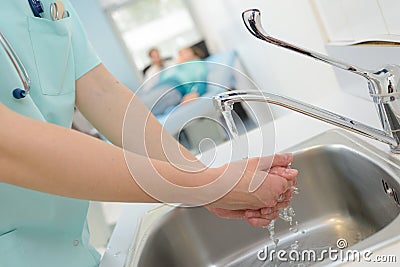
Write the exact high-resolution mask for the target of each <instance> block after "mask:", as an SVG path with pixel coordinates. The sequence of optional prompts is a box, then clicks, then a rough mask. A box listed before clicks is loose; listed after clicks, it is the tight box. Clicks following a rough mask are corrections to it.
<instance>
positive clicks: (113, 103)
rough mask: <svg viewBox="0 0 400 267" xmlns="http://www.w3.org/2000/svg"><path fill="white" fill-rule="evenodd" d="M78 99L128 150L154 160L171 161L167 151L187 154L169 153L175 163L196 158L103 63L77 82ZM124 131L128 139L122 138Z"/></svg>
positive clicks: (97, 123)
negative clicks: (165, 129)
mask: <svg viewBox="0 0 400 267" xmlns="http://www.w3.org/2000/svg"><path fill="white" fill-rule="evenodd" d="M76 99H77V100H76V104H77V107H78V108H79V110H80V111H81V112H82V114H83V115H84V116H85V117H86V118H87V119H88V120H89V121H90V122H91V123H92V124H93V125H94V126H95V127H96V128H97V129H98V130H99V131H100V132H101V133H102V134H104V135H105V136H106V137H107V138H108V139H109V140H110V141H111V142H112V143H113V144H115V145H117V146H120V147H122V143H124V145H125V146H124V148H125V149H129V150H130V151H133V152H135V153H138V154H140V155H147V156H149V157H152V158H154V159H160V160H171V158H170V157H167V156H166V154H165V151H166V150H167V151H173V152H176V151H181V152H180V153H182V155H183V156H184V157H182V155H180V153H170V154H173V157H174V159H173V160H174V162H176V161H178V162H179V161H181V162H182V161H185V158H187V159H190V160H195V157H194V156H193V155H192V154H191V153H190V152H189V151H187V150H186V149H185V148H184V147H182V146H181V145H180V144H179V143H178V142H177V141H176V140H175V139H174V138H173V137H172V136H170V135H169V134H168V133H167V132H166V131H164V130H163V128H162V126H161V125H160V123H159V122H158V121H157V119H156V118H155V117H154V116H153V115H152V114H151V113H150V112H149V110H148V109H147V108H146V107H145V105H143V103H142V102H141V101H140V99H139V98H138V97H136V96H135V95H134V94H133V93H132V91H131V90H129V89H128V88H127V87H126V86H124V85H123V84H121V83H119V82H118V81H117V80H116V79H115V78H114V77H113V76H112V75H111V74H110V73H109V72H108V70H107V69H106V68H105V67H104V66H103V65H99V66H98V67H96V68H95V69H93V70H91V71H90V72H89V73H87V74H86V75H85V76H83V77H82V78H80V79H79V80H78V81H77V97H76ZM127 111H129V114H127ZM126 115H128V116H126ZM125 116H126V117H125ZM124 119H125V128H124V125H123V124H124ZM123 134H125V140H122V136H123ZM127 134H129V135H127ZM123 141H125V142H123ZM182 163H183V162H182ZM198 164H200V163H198Z"/></svg>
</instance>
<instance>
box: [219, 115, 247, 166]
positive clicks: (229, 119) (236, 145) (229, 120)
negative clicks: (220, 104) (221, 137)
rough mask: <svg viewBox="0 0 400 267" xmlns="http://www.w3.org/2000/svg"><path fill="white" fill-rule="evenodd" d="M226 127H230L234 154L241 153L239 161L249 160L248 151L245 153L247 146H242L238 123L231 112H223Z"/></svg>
mask: <svg viewBox="0 0 400 267" xmlns="http://www.w3.org/2000/svg"><path fill="white" fill-rule="evenodd" d="M222 115H223V116H224V119H225V123H226V126H227V127H228V132H229V136H230V137H231V138H232V146H233V152H236V153H240V154H239V158H238V159H247V158H248V156H247V153H246V151H243V150H244V148H246V147H247V145H246V144H241V138H240V136H239V131H238V128H237V126H236V123H235V121H234V119H233V116H232V111H231V110H226V111H222Z"/></svg>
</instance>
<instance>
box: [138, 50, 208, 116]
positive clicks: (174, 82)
mask: <svg viewBox="0 0 400 267" xmlns="http://www.w3.org/2000/svg"><path fill="white" fill-rule="evenodd" d="M201 58H202V53H201V50H198V49H196V48H194V47H185V48H182V49H180V50H179V52H178V57H177V59H176V63H177V64H178V65H176V66H174V67H171V68H168V69H165V70H164V71H162V72H161V73H160V75H159V79H158V81H157V82H156V83H155V85H154V86H152V88H150V89H147V90H144V91H142V92H139V93H138V95H139V96H140V98H141V100H142V101H143V102H144V103H145V105H146V106H147V107H148V108H149V109H150V110H151V111H152V113H153V114H154V115H159V114H162V113H165V112H166V111H168V110H169V109H170V108H172V107H174V106H176V105H178V104H180V103H185V102H188V101H190V100H193V99H196V98H198V97H199V96H201V95H203V94H204V93H205V92H206V91H207V85H206V81H207V75H208V70H207V66H206V63H204V62H203V61H202V60H201ZM189 62H190V63H189ZM185 63H186V64H185ZM153 79H155V77H153Z"/></svg>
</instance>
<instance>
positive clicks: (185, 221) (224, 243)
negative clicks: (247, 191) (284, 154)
mask: <svg viewBox="0 0 400 267" xmlns="http://www.w3.org/2000/svg"><path fill="white" fill-rule="evenodd" d="M289 151H295V160H294V162H293V166H294V167H295V168H297V169H298V170H299V176H298V187H299V188H300V190H301V191H300V194H298V195H296V196H295V197H294V199H293V202H292V206H293V208H294V210H295V212H296V216H295V220H297V221H298V227H297V228H298V232H293V231H289V226H288V223H287V222H285V221H283V220H277V222H276V237H277V238H279V240H280V241H279V244H278V247H277V249H278V250H280V249H284V250H287V249H289V248H290V245H291V244H293V243H294V242H295V241H298V245H299V248H298V251H301V250H305V249H315V250H316V251H318V250H322V249H326V248H328V247H332V248H337V244H336V242H337V240H338V239H345V240H346V242H347V243H348V247H347V249H352V250H355V249H357V250H365V249H369V250H375V249H378V248H381V247H383V246H384V245H387V244H389V243H392V242H395V241H398V240H399V236H400V218H399V216H398V215H399V212H400V206H399V204H398V203H399V200H398V197H397V196H398V194H399V196H400V179H399V178H400V165H399V161H398V160H397V159H395V158H392V155H389V154H386V153H383V152H380V151H378V150H376V149H374V148H373V147H372V146H370V145H368V144H367V143H364V142H363V141H361V140H360V139H358V138H355V137H354V136H353V135H350V134H347V133H345V132H343V131H340V130H333V131H328V132H325V133H323V134H321V135H319V136H317V137H314V138H312V139H311V140H308V141H305V142H303V143H301V144H300V145H298V146H296V147H293V148H292V149H289ZM265 247H268V249H273V248H274V246H273V243H272V242H271V240H270V239H269V237H268V232H267V230H266V229H263V228H254V227H251V226H249V225H247V224H246V223H245V222H243V221H240V220H226V219H220V218H217V217H216V216H214V215H213V214H211V213H209V212H208V211H207V210H205V209H203V208H189V209H187V208H173V209H171V210H170V211H169V212H167V213H166V214H164V215H163V216H161V217H160V218H159V219H158V220H156V223H154V224H153V225H151V227H150V228H149V230H148V231H147V232H146V234H144V237H143V238H142V239H141V240H139V242H138V245H137V246H136V248H135V250H134V251H132V255H131V259H130V261H129V262H128V263H127V266H145V267H152V266H157V267H158V266H168V267H174V266H176V267H181V266H216V267H217V266H218V267H219V266H275V264H277V263H276V262H274V263H271V262H269V261H260V260H259V259H258V257H257V254H258V253H259V251H260V250H262V249H264V248H265ZM303 263H304V264H306V265H312V264H314V263H311V262H303ZM338 263H340V262H336V263H333V262H331V261H329V262H327V261H325V262H324V263H323V265H324V266H325V265H327V264H333V265H334V264H338ZM320 264H321V263H320ZM278 265H279V266H291V263H290V262H286V263H282V262H280V263H279V264H278ZM292 265H293V264H292ZM295 266H297V265H295Z"/></svg>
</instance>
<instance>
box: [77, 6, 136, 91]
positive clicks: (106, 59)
mask: <svg viewBox="0 0 400 267" xmlns="http://www.w3.org/2000/svg"><path fill="white" fill-rule="evenodd" d="M70 1H71V3H72V4H73V5H74V8H75V9H76V11H77V12H78V14H79V16H80V19H81V21H82V23H83V25H84V27H85V29H86V32H87V34H88V37H89V39H90V41H91V42H92V44H93V47H94V48H95V50H96V51H97V53H98V55H99V56H100V58H101V60H102V61H103V64H104V65H105V66H106V67H107V68H108V69H109V70H110V71H111V72H112V73H113V75H114V76H116V77H117V79H118V80H120V81H121V82H122V83H124V84H125V85H126V86H128V87H129V88H131V89H132V90H136V89H137V88H138V86H139V81H138V78H137V72H136V69H135V67H134V66H133V64H131V62H130V61H129V60H128V59H127V55H126V54H125V53H124V50H123V47H122V46H121V44H120V43H119V41H118V39H117V37H116V35H115V34H114V32H113V30H112V28H111V26H110V23H109V21H108V18H107V17H106V15H105V14H104V13H103V11H102V9H101V8H100V6H99V3H98V1H97V0H84V1H80V0H70Z"/></svg>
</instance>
